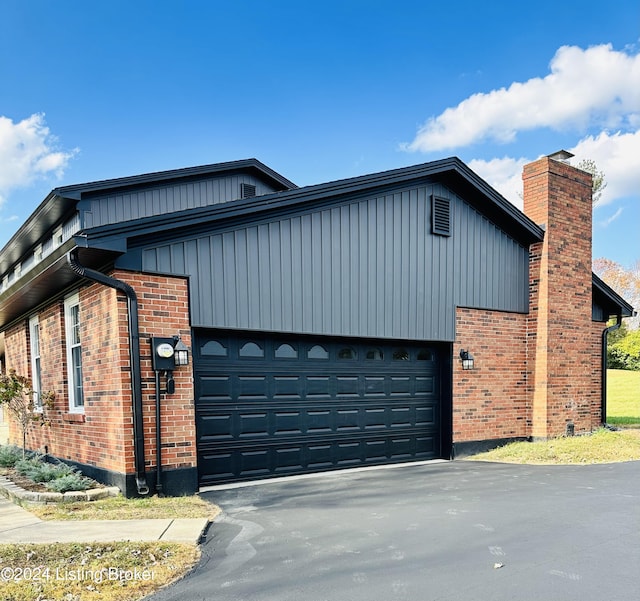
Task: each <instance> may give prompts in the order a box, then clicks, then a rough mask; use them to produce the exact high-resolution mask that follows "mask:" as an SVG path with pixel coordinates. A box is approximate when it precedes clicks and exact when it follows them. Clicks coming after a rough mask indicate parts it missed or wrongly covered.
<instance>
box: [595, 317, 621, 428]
mask: <svg viewBox="0 0 640 601" xmlns="http://www.w3.org/2000/svg"><path fill="white" fill-rule="evenodd" d="M621 325H622V315H620V314H618V315H617V317H616V323H615V324H614V325H612V326H609V327H608V328H605V329H604V330H603V331H602V391H601V394H602V396H601V398H600V413H601V416H602V423H603V424H605V425H606V422H607V338H608V337H609V332H614V331H615V330H617V329H618V328H619V327H620V326H621Z"/></svg>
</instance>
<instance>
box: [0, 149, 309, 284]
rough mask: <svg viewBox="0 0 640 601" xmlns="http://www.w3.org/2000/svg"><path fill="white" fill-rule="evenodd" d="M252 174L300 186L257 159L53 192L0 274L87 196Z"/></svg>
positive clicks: (15, 240)
mask: <svg viewBox="0 0 640 601" xmlns="http://www.w3.org/2000/svg"><path fill="white" fill-rule="evenodd" d="M239 171H242V172H253V173H254V174H256V175H257V176H259V177H260V178H261V179H263V180H264V181H266V182H267V183H269V184H270V185H271V186H273V187H274V188H275V189H276V190H289V189H295V188H297V186H296V185H295V184H294V183H293V182H291V181H289V180H288V179H287V178H286V177H284V176H282V175H280V174H279V173H277V172H275V171H274V170H273V169H271V168H270V167H267V166H266V165H265V164H264V163H261V162H260V161H259V160H258V159H254V158H251V159H243V160H239V161H230V162H226V163H214V164H211V165H201V166H199V167H187V168H183V169H172V170H170V171H158V172H155V173H145V174H142V175H133V176H129V177H120V178H115V179H107V180H100V181H95V182H87V183H83V184H73V185H69V186H61V187H58V188H54V189H53V190H51V192H49V194H48V195H47V197H46V198H45V199H44V200H43V201H42V203H41V204H40V205H39V206H38V208H36V210H35V211H34V212H33V213H32V214H31V216H30V217H29V218H28V219H27V221H26V222H25V223H24V224H23V225H22V226H21V227H20V229H19V230H18V231H17V232H16V233H15V234H14V236H13V237H12V238H11V239H10V240H9V242H7V244H6V245H5V246H4V248H3V249H2V250H1V251H0V274H3V273H5V272H6V271H8V270H9V269H11V267H12V265H14V264H15V263H17V262H18V261H20V260H21V257H23V256H24V255H25V254H26V253H27V252H28V251H29V249H30V248H32V247H33V246H35V245H36V244H37V243H38V242H39V241H40V240H41V239H42V238H43V236H45V235H46V233H47V232H48V231H50V230H51V228H53V227H54V226H55V225H56V224H57V223H59V222H60V221H62V220H64V219H65V218H66V217H67V216H70V215H72V214H73V213H74V212H75V211H76V207H77V204H78V201H79V200H81V199H82V198H83V196H86V195H94V194H104V193H107V192H109V191H117V190H124V189H128V190H132V189H136V188H141V187H144V186H148V185H149V184H152V183H153V184H158V183H169V182H175V181H184V180H192V179H198V178H203V177H206V176H210V175H215V174H219V173H233V172H239Z"/></svg>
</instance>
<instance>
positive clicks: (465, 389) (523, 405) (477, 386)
mask: <svg viewBox="0 0 640 601" xmlns="http://www.w3.org/2000/svg"><path fill="white" fill-rule="evenodd" d="M526 340H527V316H526V315H522V314H516V313H503V312H499V311H484V310H477V309H463V308H458V309H457V310H456V342H455V344H454V346H453V355H454V356H453V442H454V444H455V443H460V442H468V441H481V440H494V439H502V438H521V437H527V436H529V432H530V427H531V412H530V403H529V400H530V389H529V384H528V379H527V353H526ZM460 349H465V350H467V349H468V350H469V351H470V352H471V354H472V355H473V358H474V369H473V370H472V371H465V370H463V369H462V363H461V361H460V360H459V358H458V357H459V353H460Z"/></svg>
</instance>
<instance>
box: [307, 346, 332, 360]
mask: <svg viewBox="0 0 640 601" xmlns="http://www.w3.org/2000/svg"><path fill="white" fill-rule="evenodd" d="M328 358H329V351H327V349H326V348H324V347H323V346H320V345H319V344H316V345H314V346H312V347H311V348H310V349H309V350H308V351H307V359H328Z"/></svg>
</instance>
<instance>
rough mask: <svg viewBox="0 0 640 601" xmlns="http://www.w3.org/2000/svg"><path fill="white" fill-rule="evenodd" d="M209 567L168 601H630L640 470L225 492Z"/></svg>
mask: <svg viewBox="0 0 640 601" xmlns="http://www.w3.org/2000/svg"><path fill="white" fill-rule="evenodd" d="M203 496H204V497H205V498H207V499H209V500H211V501H212V502H215V503H217V504H219V505H220V506H221V508H222V509H223V515H222V516H221V518H219V519H218V520H217V521H216V522H215V523H214V524H213V525H212V527H211V529H210V530H209V533H208V536H207V540H206V542H205V544H204V545H203V557H202V561H201V562H200V564H199V566H198V568H197V569H196V570H195V571H194V572H193V573H192V574H190V575H189V576H188V577H186V578H185V579H184V580H182V581H181V582H179V583H177V584H175V585H173V586H172V587H170V588H168V589H166V590H164V591H162V592H160V593H158V594H156V595H154V596H153V597H152V599H154V600H155V601H168V600H176V601H177V600H181V601H191V600H196V599H215V600H216V601H231V600H233V601H240V600H242V601H253V600H256V601H276V600H277V601H323V600H327V601H343V600H344V601H359V600H362V601H394V600H405V599H407V600H411V601H436V600H437V601H444V600H447V601H470V600H482V601H532V600H538V599H539V600H541V601H572V600H576V601H615V600H618V599H619V600H621V601H622V600H624V601H631V600H632V599H637V598H638V591H640V462H632V463H620V464H608V465H599V466H515V465H505V464H493V463H475V462H464V461H456V462H441V463H440V462H435V463H429V464H425V465H412V466H406V467H396V468H394V469H377V470H372V471H363V472H356V473H344V472H336V473H331V474H327V475H322V476H319V477H313V478H307V479H294V480H289V481H285V482H282V481H281V482H273V481H272V482H269V483H267V484H260V485H257V486H244V487H241V488H234V489H227V490H216V491H212V492H207V493H204V495H203Z"/></svg>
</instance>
